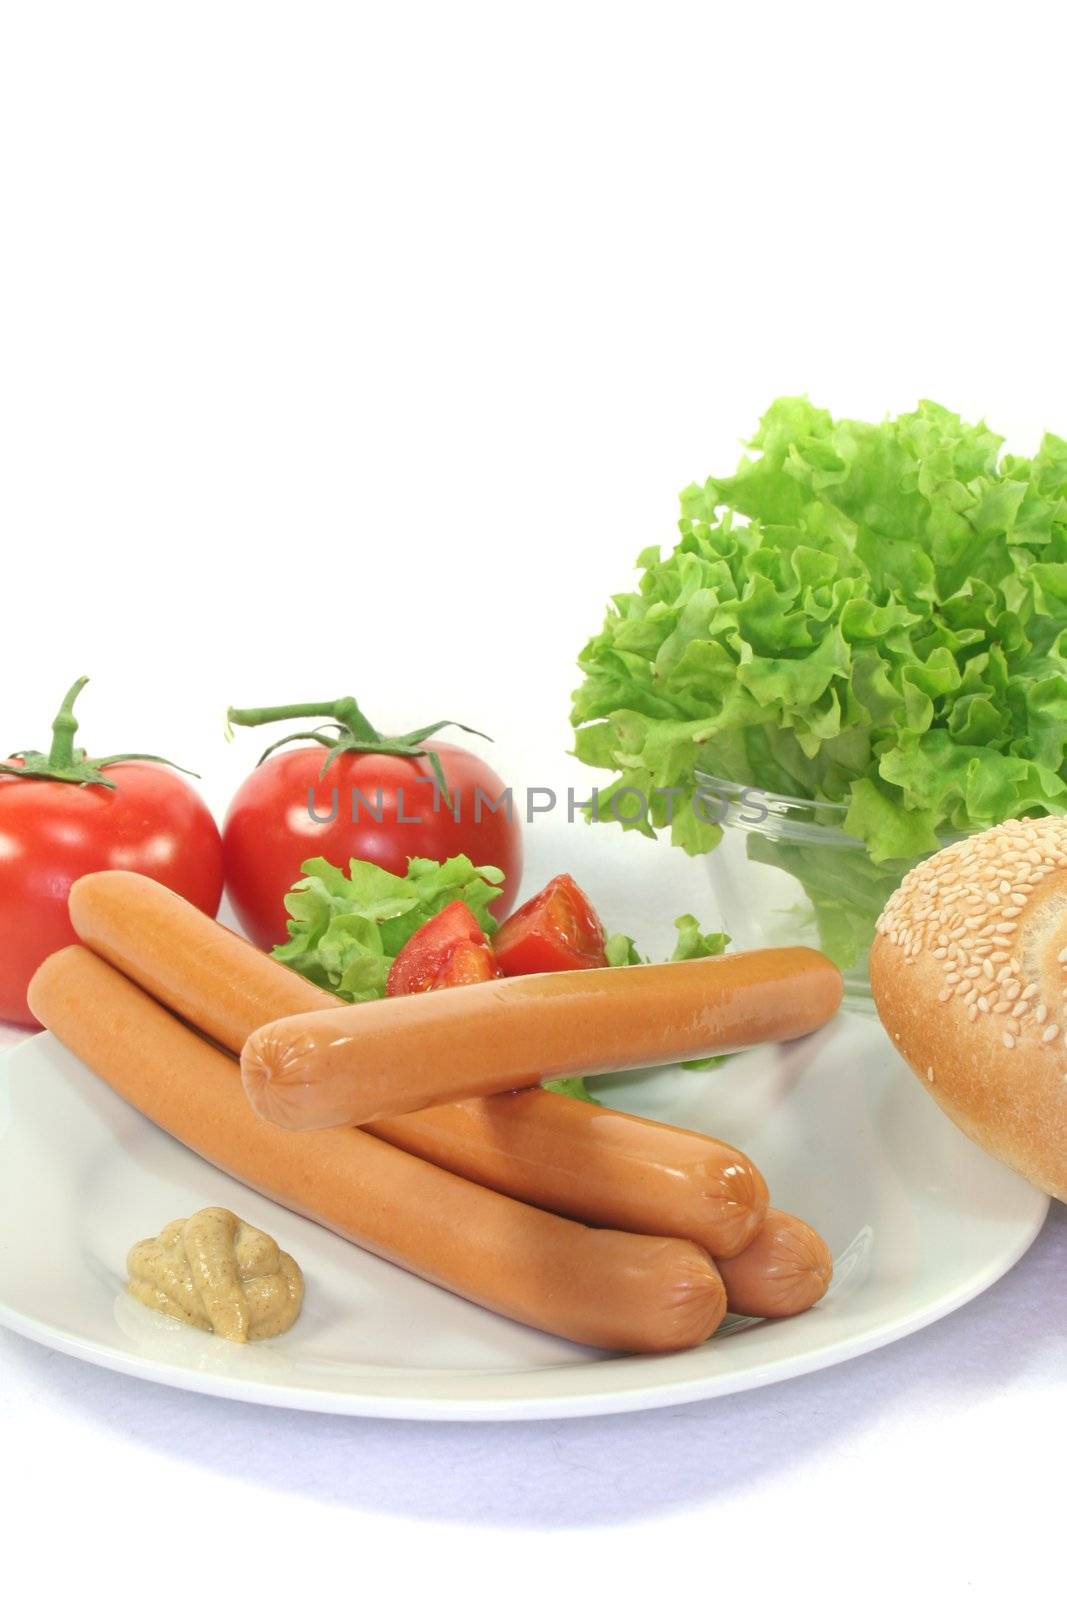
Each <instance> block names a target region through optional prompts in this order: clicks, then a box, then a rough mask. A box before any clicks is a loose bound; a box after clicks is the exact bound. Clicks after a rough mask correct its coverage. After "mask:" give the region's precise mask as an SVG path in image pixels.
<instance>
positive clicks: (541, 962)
mask: <svg viewBox="0 0 1067 1600" xmlns="http://www.w3.org/2000/svg"><path fill="white" fill-rule="evenodd" d="M493 952H494V954H495V955H496V959H497V963H498V965H499V967H500V970H501V972H502V973H503V974H504V976H505V977H508V978H511V977H518V976H519V975H520V974H521V973H524V972H576V971H579V970H580V969H582V968H584V967H603V966H606V965H607V960H606V958H605V955H604V928H603V925H602V923H601V921H600V918H599V917H598V916H597V914H596V912H595V911H594V910H593V907H592V905H591V904H590V902H589V900H588V898H587V896H586V895H585V894H584V893H583V891H582V890H581V889H580V888H579V887H578V885H577V884H576V883H575V881H574V879H573V878H572V877H571V876H570V874H569V873H568V872H561V873H560V875H559V877H557V878H553V879H552V881H551V882H550V883H547V884H546V885H545V887H544V888H543V889H542V890H541V892H540V894H535V895H534V897H533V899H532V900H527V901H526V903H525V904H524V905H521V906H520V907H519V909H518V910H517V911H513V912H512V913H511V916H510V917H509V918H508V919H507V921H506V922H505V923H503V924H502V925H501V927H500V928H499V929H498V930H497V932H496V934H494V936H493Z"/></svg>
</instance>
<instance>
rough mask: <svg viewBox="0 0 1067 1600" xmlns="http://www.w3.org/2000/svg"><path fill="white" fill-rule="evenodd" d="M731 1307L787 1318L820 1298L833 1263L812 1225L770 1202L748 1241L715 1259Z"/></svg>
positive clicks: (750, 1314) (756, 1314) (755, 1314)
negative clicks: (731, 1253) (730, 1256)
mask: <svg viewBox="0 0 1067 1600" xmlns="http://www.w3.org/2000/svg"><path fill="white" fill-rule="evenodd" d="M719 1270H720V1272H721V1273H722V1280H723V1282H724V1283H725V1285H726V1299H727V1304H728V1305H729V1308H730V1310H731V1311H733V1312H735V1313H736V1314H737V1315H738V1316H743V1317H792V1316H795V1315H796V1313H797V1312H798V1311H807V1310H808V1308H809V1307H810V1306H813V1305H814V1304H815V1302H816V1301H817V1300H821V1299H822V1297H823V1295H824V1294H825V1293H826V1291H827V1289H828V1288H829V1287H830V1279H831V1277H832V1276H833V1270H834V1262H833V1257H832V1256H831V1254H830V1250H829V1247H828V1246H827V1244H826V1242H825V1240H823V1239H822V1238H820V1236H819V1235H818V1234H817V1233H816V1232H815V1229H814V1228H811V1227H809V1226H808V1224H807V1223H806V1222H801V1220H800V1218H799V1217H792V1216H790V1215H789V1213H788V1212H787V1211H777V1210H775V1209H774V1207H773V1206H772V1207H771V1209H770V1210H769V1211H768V1212H767V1220H766V1222H765V1223H764V1225H763V1227H762V1228H761V1230H760V1232H759V1233H758V1234H757V1235H756V1237H755V1239H754V1240H753V1241H752V1243H751V1244H750V1245H749V1247H748V1249H747V1250H743V1251H742V1252H741V1254H740V1255H738V1256H735V1257H734V1258H733V1260H732V1261H722V1262H720V1263H719Z"/></svg>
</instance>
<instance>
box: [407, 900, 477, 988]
mask: <svg viewBox="0 0 1067 1600" xmlns="http://www.w3.org/2000/svg"><path fill="white" fill-rule="evenodd" d="M499 977H500V969H499V967H498V966H497V964H496V962H495V960H494V959H493V952H492V950H491V949H490V946H489V943H488V941H487V940H486V937H485V934H484V933H483V932H482V930H481V928H480V927H479V926H478V919H477V918H476V917H475V915H474V913H473V911H471V909H470V907H469V906H467V905H465V904H464V903H463V901H462V900H453V901H452V903H451V905H447V906H445V907H444V909H443V910H442V911H439V912H438V913H437V915H436V916H435V917H431V918H430V920H429V922H424V923H423V925H422V927H421V928H418V929H416V931H415V932H414V933H413V934H412V935H411V938H410V939H409V940H408V941H407V943H406V944H405V945H404V948H403V949H402V950H401V951H400V954H399V955H398V956H397V958H396V960H395V961H394V962H393V965H392V966H391V967H390V969H389V977H388V979H387V980H386V985H385V992H386V994H387V995H398V994H422V993H424V992H425V991H426V990H427V989H452V988H455V987H456V986H457V985H458V984H461V983H484V982H485V981H486V979H487V978H499Z"/></svg>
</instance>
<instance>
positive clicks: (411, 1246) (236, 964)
mask: <svg viewBox="0 0 1067 1600" xmlns="http://www.w3.org/2000/svg"><path fill="white" fill-rule="evenodd" d="M71 912H72V916H73V919H74V923H75V927H76V928H77V931H78V932H79V933H80V934H81V936H82V937H83V938H84V939H85V940H86V943H87V944H89V945H90V947H91V948H92V949H94V950H97V951H99V953H100V955H102V956H104V957H106V958H107V960H108V961H109V962H110V963H111V966H110V967H109V966H107V965H105V964H104V963H103V962H101V961H100V960H99V959H97V958H95V957H93V956H92V955H90V954H89V953H88V952H86V951H84V950H77V949H72V950H68V951H64V952H61V953H60V954H59V955H58V956H56V957H53V958H51V959H50V961H49V962H46V963H45V966H44V967H43V968H42V969H41V971H40V973H39V974H38V977H37V978H36V979H35V981H34V986H33V1005H34V1009H35V1014H36V1015H37V1016H38V1017H39V1019H40V1020H41V1021H42V1022H44V1023H45V1024H46V1025H48V1026H51V1027H52V1029H53V1031H54V1032H56V1033H57V1034H58V1036H59V1037H60V1038H62V1039H64V1040H65V1041H66V1042H67V1043H68V1044H69V1045H70V1046H71V1047H72V1048H73V1049H74V1050H75V1051H76V1052H77V1053H79V1054H80V1055H82V1056H83V1058H84V1059H86V1060H87V1062H88V1063H89V1064H90V1065H91V1066H93V1067H94V1069H95V1070H96V1071H97V1072H98V1073H99V1074H100V1075H101V1076H102V1077H103V1078H104V1079H105V1081H107V1082H109V1083H110V1084H111V1085H112V1087H114V1088H116V1089H117V1090H118V1092H119V1093H121V1094H123V1095H124V1097H125V1098H127V1099H129V1100H131V1101H132V1102H133V1103H134V1104H135V1105H137V1106H138V1107H139V1109H141V1110H142V1111H144V1112H145V1114H146V1115H148V1116H149V1117H151V1118H152V1119H153V1120H154V1121H156V1122H157V1123H159V1124H160V1125H161V1126H163V1127H165V1128H166V1129H167V1130H168V1131H170V1132H172V1133H174V1134H175V1135H176V1136H177V1137H178V1138H180V1139H182V1140H183V1141H184V1142H185V1143H187V1144H189V1145H190V1146H191V1147H192V1148H194V1149H197V1150H198V1151H199V1152H200V1153H201V1154H203V1155H205V1156H206V1157H207V1159H209V1160H211V1161H213V1162H214V1163H215V1164H217V1165H219V1166H221V1167H223V1168H225V1169H226V1170H228V1171H230V1172H232V1173H233V1174H234V1175H235V1176H237V1177H239V1178H241V1179H242V1180H243V1181H244V1182H246V1183H248V1184H249V1185H250V1186H252V1187H254V1188H257V1189H259V1190H260V1191H261V1192H264V1193H267V1194H269V1195H271V1196H272V1198H275V1199H277V1200H279V1201H280V1202H281V1203H282V1204H285V1205H288V1206H289V1207H290V1208H291V1209H294V1210H297V1211H300V1212H302V1213H303V1214H305V1215H308V1216H312V1217H314V1218H315V1219H316V1220H318V1221H320V1222H323V1223H324V1224H325V1225H326V1226H328V1227H331V1228H333V1229H334V1230H335V1231H337V1232H339V1233H341V1234H343V1235H344V1236H345V1237H347V1238H350V1239H353V1240H355V1241H356V1242H357V1243H360V1244H362V1245H364V1246H365V1247H367V1248H369V1249H371V1250H372V1251H374V1252H375V1253H377V1254H379V1255H383V1256H385V1257H386V1258H387V1259H390V1260H393V1261H397V1262H399V1263H400V1264H402V1265H404V1266H406V1267H408V1268H409V1269H410V1270H413V1271H415V1272H417V1273H419V1274H420V1275H422V1276H424V1277H427V1278H429V1279H430V1280H431V1281H434V1282H437V1283H440V1284H443V1285H445V1286H447V1287H449V1288H451V1289H453V1290H455V1291H456V1292H458V1293H460V1294H463V1295H465V1296H466V1297H467V1298H469V1299H472V1300H475V1301H477V1302H479V1303H481V1304H483V1305H487V1306H490V1307H491V1308H492V1309H494V1310H498V1311H501V1312H503V1313H504V1314H506V1315H509V1316H512V1317H515V1318H517V1319H518V1320H521V1321H524V1322H528V1323H530V1324H531V1325H532V1326H535V1327H540V1328H544V1329H546V1330H547V1331H550V1332H554V1333H559V1334H561V1335H562V1336H564V1337H568V1338H572V1339H577V1340H579V1341H582V1342H586V1343H591V1344H596V1345H599V1346H601V1347H603V1348H607V1349H620V1350H647V1351H654V1350H670V1349H681V1348H686V1347H688V1346H689V1345H692V1344H695V1343H699V1342H701V1341H702V1340H703V1339H705V1338H707V1337H708V1335H709V1334H710V1333H711V1332H712V1331H714V1328H715V1326H717V1324H718V1321H719V1320H720V1319H721V1316H722V1314H723V1310H724V1307H725V1296H726V1294H727V1293H728V1294H729V1297H730V1306H731V1309H734V1310H736V1311H739V1312H744V1313H747V1314H751V1315H776V1314H778V1315H782V1314H789V1313H790V1312H793V1311H797V1310H801V1309H804V1308H805V1307H806V1306H807V1305H810V1304H812V1303H813V1302H814V1301H815V1300H816V1299H817V1298H819V1295H820V1294H821V1293H822V1292H823V1291H824V1289H825V1286H826V1283H827V1282H828V1280H829V1273H830V1261H829V1255H828V1252H827V1251H826V1248H825V1246H824V1245H823V1244H822V1241H821V1240H820V1239H819V1238H818V1235H816V1234H815V1233H814V1232H813V1231H812V1230H811V1229H809V1228H807V1227H806V1225H805V1224H803V1223H800V1222H799V1221H798V1220H797V1219H795V1218H790V1217H787V1216H785V1215H784V1214H782V1213H776V1212H767V1210H766V1189H765V1186H764V1185H763V1183H762V1179H761V1178H760V1176H759V1174H758V1172H757V1171H756V1169H755V1168H754V1167H753V1166H752V1165H751V1163H750V1162H747V1160H746V1159H745V1158H744V1157H743V1156H741V1155H740V1154H739V1153H738V1152H735V1151H732V1150H730V1148H729V1147H728V1146H723V1145H720V1144H718V1143H717V1142H716V1141H714V1140H709V1139H705V1138H704V1137H703V1136H701V1135H697V1134H691V1133H684V1132H682V1131H681V1130H675V1129H670V1128H666V1127H663V1126H662V1125H660V1124H656V1123H649V1122H646V1121H644V1120H643V1119H641V1118H634V1117H628V1116H625V1115H624V1114H622V1113H618V1112H610V1111H606V1110H603V1109H601V1108H598V1107H595V1106H588V1105H585V1104H583V1103H580V1102H576V1101H569V1100H564V1099H563V1098H561V1097H560V1096H556V1095H551V1094H547V1093H545V1092H544V1091H540V1090H531V1091H528V1092H526V1093H523V1094H518V1095H510V1096H503V1097H501V1098H499V1099H498V1100H495V1101H492V1102H486V1101H481V1102H479V1101H473V1102H468V1103H464V1104H461V1105H453V1106H438V1107H435V1108H434V1109H433V1110H432V1111H423V1112H420V1113H419V1114H418V1115H411V1116H404V1117H397V1118H392V1119H388V1120H386V1121H381V1122H377V1123H374V1124H373V1125H372V1127H373V1135H374V1136H373V1137H369V1136H368V1134H367V1133H362V1132H358V1131H357V1130H355V1129H350V1128H345V1129H334V1130H323V1131H319V1132H316V1133H313V1134H305V1135H302V1136H301V1137H299V1138H293V1137H291V1136H286V1135H284V1134H280V1133H279V1132H278V1130H277V1129H276V1128H273V1127H271V1126H269V1125H268V1124H267V1123H266V1122H264V1121H263V1120H262V1119H261V1118H258V1117H256V1115H255V1114H254V1113H253V1112H252V1110H251V1108H250V1107H249V1105H248V1103H247V1101H246V1100H245V1099H244V1097H243V1096H242V1095H241V1091H240V1085H239V1081H238V1079H237V1076H236V1074H235V1073H234V1071H233V1069H232V1066H231V1065H230V1062H229V1060H228V1058H227V1057H225V1056H222V1055H221V1053H220V1052H219V1051H218V1050H217V1049H215V1048H213V1047H212V1046H211V1045H210V1044H208V1043H206V1042H205V1041H204V1040H202V1039H199V1038H197V1036H196V1035H194V1034H193V1033H191V1032H190V1030H189V1029H188V1028H186V1027H185V1026H184V1025H183V1024H182V1023H181V1022H178V1021H177V1020H176V1019H175V1018H174V1017H172V1016H170V1015H168V1013H167V1012H166V1011H164V1010H163V1009H162V1008H161V1007H160V1005H158V1004H157V1003H156V1001H154V1000H152V999H150V998H149V996H148V995H147V994H145V993H144V992H143V991H144V990H147V991H149V994H151V995H155V996H157V997H158V999H159V1000H161V1001H162V1002H163V1003H164V1005H166V1006H167V1007H169V1008H170V1010H171V1011H175V1012H177V1013H179V1014H180V1015H181V1016H183V1017H185V1018H186V1019H187V1020H188V1021H189V1022H191V1023H192V1024H193V1025H194V1026H195V1027H197V1028H198V1029H200V1030H201V1031H202V1032H203V1033H206V1034H208V1035H209V1036H211V1037H213V1038H215V1039H217V1040H218V1041H219V1042H220V1043H222V1044H224V1045H227V1046H228V1047H229V1048H230V1049H232V1050H236V1049H238V1048H240V1046H241V1044H242V1043H243V1041H244V1040H245V1039H246V1038H247V1037H248V1035H249V1033H250V1032H252V1031H253V1030H254V1029H255V1028H256V1027H259V1026H262V1025H263V1024H264V1023H265V1022H267V1021H268V1020H270V1019H271V1018H272V1017H274V1018H276V1017H279V1016H283V1015H286V1014H288V1013H291V1012H292V1011H293V1010H294V1009H299V1010H303V1011H305V1012H306V1011H308V1010H310V1009H311V1008H312V1007H316V1008H318V1009H319V1010H321V1011H323V1012H325V1011H328V1010H336V1009H337V1008H338V1006H339V1002H337V1001H336V1000H335V999H334V998H333V997H332V996H329V995H326V994H323V993H322V992H321V991H319V990H317V989H315V988H314V987H312V986H311V985H308V984H306V983H305V982H304V980H303V979H301V978H299V977H298V976H296V975H295V974H293V973H292V972H289V971H287V970H286V969H284V968H281V967H279V966H278V965H277V964H276V963H274V962H272V961H271V960H270V959H269V958H268V957H265V956H263V955H262V954H261V953H260V952H258V951H256V950H254V949H253V948H252V947H251V946H249V945H247V944H245V942H244V941H243V940H241V939H239V938H238V937H237V936H236V935H234V934H231V933H230V932H229V931H228V930H226V929H223V928H221V927H219V925H218V924H216V923H214V922H212V921H211V920H210V919H208V918H206V917H203V916H202V915H201V914H200V913H199V912H197V911H195V909H194V908H192V907H191V906H188V905H187V904H186V903H185V902H183V901H181V900H180V899H179V898H178V897H177V896H174V895H172V894H171V893H170V892H169V891H167V890H164V889H161V888H160V887H159V886H158V885H155V884H152V883H150V882H149V881H148V880H146V879H143V878H139V877H135V876H134V875H131V874H124V873H104V874H97V875H94V876H93V877H91V878H87V879H83V880H82V881H81V883H80V884H78V885H77V886H76V887H75V890H74V892H73V894H72V897H71ZM115 968H118V969H121V971H122V972H124V973H126V974H128V978H124V977H121V976H120V975H119V972H116V971H115V970H114V969H115ZM129 978H132V979H134V980H135V982H136V984H138V985H140V987H139V988H138V987H134V985H133V984H131V983H130V982H129V981H128V979H129ZM486 987H487V988H488V987H491V986H486ZM416 998H417V999H419V1000H426V999H428V998H429V997H427V996H420V997H416ZM388 1004H389V1005H397V1004H400V1002H399V1001H391V1002H388ZM831 1009H833V1007H831ZM820 1020H821V1019H820ZM387 1142H391V1143H392V1144H393V1145H394V1146H399V1147H402V1148H394V1149H392V1150H389V1149H388V1148H386V1147H385V1146H386V1144H387ZM419 1156H425V1157H428V1158H430V1160H423V1159H417V1157H419ZM430 1161H432V1162H435V1163H438V1165H431V1164H430ZM441 1167H450V1168H452V1169H453V1170H452V1171H441V1170H440V1169H441ZM472 1178H473V1179H476V1180H477V1182H471V1181H470V1180H471V1179H472ZM482 1184H487V1185H491V1186H492V1189H493V1190H499V1191H504V1192H502V1193H496V1192H488V1191H487V1189H485V1188H483V1187H480V1185H482ZM508 1196H518V1197H519V1200H521V1201H532V1202H533V1203H534V1205H530V1204H523V1203H519V1201H517V1200H516V1199H514V1198H508ZM534 1206H537V1207H541V1206H546V1207H548V1208H549V1209H550V1210H551V1211H556V1212H562V1213H564V1215H563V1216H557V1215H548V1214H546V1212H545V1211H543V1210H540V1209H534ZM568 1216H570V1217H581V1218H583V1219H584V1220H586V1221H590V1222H595V1223H598V1224H602V1225H606V1226H601V1227H598V1228H596V1229H590V1228H588V1227H582V1226H579V1225H577V1224H576V1223H574V1222H570V1221H567V1220H566V1217H568ZM443 1219H447V1220H443ZM619 1228H627V1229H632V1230H634V1231H633V1232H632V1233H622V1232H618V1231H616V1230H617V1229H619ZM642 1233H643V1234H647V1235H652V1236H653V1237H645V1238H641V1237H637V1236H636V1235H637V1234H642ZM657 1235H658V1236H659V1237H655V1236H657ZM694 1241H699V1242H694ZM700 1244H706V1246H707V1250H705V1249H702V1248H700ZM708 1250H710V1251H711V1252H714V1253H717V1254H718V1255H719V1256H720V1261H719V1267H720V1271H719V1272H716V1269H715V1266H714V1265H713V1264H712V1262H711V1260H710V1259H709V1255H708V1253H707V1251H708ZM720 1273H721V1274H722V1275H721V1276H720ZM724 1278H725V1280H726V1282H725V1289H724V1283H723V1279H724Z"/></svg>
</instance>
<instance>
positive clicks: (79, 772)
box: [0, 678, 197, 789]
mask: <svg viewBox="0 0 1067 1600" xmlns="http://www.w3.org/2000/svg"><path fill="white" fill-rule="evenodd" d="M88 682H89V680H88V678H79V679H78V680H77V682H75V683H72V684H71V686H70V688H69V689H68V690H67V692H66V694H65V695H64V697H63V704H62V705H61V706H60V708H59V710H58V711H57V712H56V714H55V718H54V720H53V722H52V744H51V748H50V749H49V751H48V754H47V755H45V754H44V753H43V751H41V750H16V751H15V756H14V757H12V759H11V760H9V761H0V772H3V773H6V774H7V776H8V777H11V778H37V779H45V780H51V781H52V782H53V783H77V784H79V785H81V786H82V787H85V786H86V785H87V784H96V785H98V786H99V787H100V788H101V789H114V788H116V787H117V785H116V784H115V783H113V782H112V780H111V779H110V778H105V776H104V768H105V767H113V766H114V765H115V763H116V762H117V761H158V762H159V763H160V765H162V766H165V767H173V768H174V769H175V771H177V772H185V773H186V774H187V775H188V776H189V777H190V778H195V777H196V776H197V774H196V773H195V772H189V771H188V768H187V767H179V766H178V764H177V762H174V761H168V760H167V758H166V756H147V755H142V754H141V753H140V752H138V753H136V754H134V753H130V754H128V755H121V756H105V757H103V758H101V759H96V760H93V759H91V758H90V757H89V756H87V755H86V753H85V751H84V750H82V749H81V748H80V747H79V748H76V747H75V744H74V735H75V734H76V733H77V731H78V719H77V717H76V716H75V715H74V702H75V700H77V698H78V696H79V695H80V694H81V692H82V690H83V689H84V688H85V685H86V684H87V683H88ZM16 757H17V758H18V759H17V760H16V759H15V758H16Z"/></svg>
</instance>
